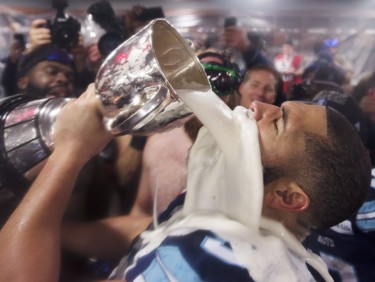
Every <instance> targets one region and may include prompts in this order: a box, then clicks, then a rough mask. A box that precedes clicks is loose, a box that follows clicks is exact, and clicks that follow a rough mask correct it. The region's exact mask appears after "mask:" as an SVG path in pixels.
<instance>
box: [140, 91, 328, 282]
mask: <svg viewBox="0 0 375 282" xmlns="http://www.w3.org/2000/svg"><path fill="white" fill-rule="evenodd" d="M178 96H179V98H180V99H181V100H182V101H183V102H184V103H185V104H186V105H187V106H188V107H189V108H190V109H191V110H192V111H193V112H194V114H195V115H196V116H197V117H198V118H199V119H200V120H201V121H202V123H203V124H204V125H205V127H204V128H202V129H201V130H200V132H199V135H198V138H197V140H196V142H195V143H194V145H193V147H192V149H191V152H190V155H189V165H188V180H187V194H186V200H185V204H184V207H183V209H182V210H181V211H180V212H177V213H176V214H175V215H174V216H173V217H172V218H171V220H169V221H168V222H166V223H163V224H160V226H158V227H157V228H156V229H155V230H153V231H148V232H144V233H143V234H142V239H143V240H144V242H145V243H147V246H146V247H145V248H143V249H142V250H141V251H140V252H139V254H138V255H137V256H136V257H139V256H142V255H144V254H147V253H148V252H150V251H151V250H153V249H154V248H156V247H157V246H158V245H159V244H160V243H161V242H162V241H163V240H164V239H165V238H166V237H167V236H168V235H184V234H188V233H190V232H192V231H194V230H197V229H205V230H211V231H213V232H216V233H217V234H219V236H221V237H222V238H223V239H224V240H227V241H229V242H230V243H231V246H232V248H233V251H234V257H233V258H231V259H232V261H236V262H237V263H239V264H240V265H242V266H244V267H246V268H247V269H248V270H249V272H250V274H251V276H252V278H253V279H255V280H256V281H313V278H312V276H311V275H310V274H309V272H308V271H307V269H306V265H305V262H307V263H309V264H310V265H311V266H313V267H314V268H315V269H316V270H317V271H318V272H319V273H320V274H321V276H322V277H323V278H324V279H325V280H326V281H333V280H332V278H331V277H330V275H329V273H328V271H327V268H326V266H325V264H324V262H323V261H322V260H321V259H320V258H319V257H318V256H316V255H314V254H312V253H310V252H308V251H306V250H305V249H304V247H303V246H302V245H301V244H300V242H298V241H297V240H296V238H295V237H294V236H293V235H292V234H291V233H290V232H289V231H287V230H286V229H285V228H284V227H283V225H281V224H280V223H277V222H274V221H272V220H269V219H265V218H262V217H261V210H262V202H263V176H262V165H261V159H260V150H259V142H258V130H257V126H256V122H255V121H254V120H253V119H252V118H251V116H252V112H251V111H250V110H247V109H245V108H243V107H237V108H236V109H235V110H234V111H231V110H230V109H229V108H228V107H227V105H226V104H225V103H224V102H222V101H221V100H220V98H218V97H217V96H216V95H215V94H214V93H213V92H192V91H179V92H178ZM287 249H289V250H290V251H287Z"/></svg>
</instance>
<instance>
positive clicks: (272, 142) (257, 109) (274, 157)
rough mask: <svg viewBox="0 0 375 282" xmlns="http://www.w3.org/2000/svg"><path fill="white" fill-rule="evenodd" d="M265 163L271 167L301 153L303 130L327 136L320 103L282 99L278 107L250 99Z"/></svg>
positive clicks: (323, 109) (303, 141)
mask: <svg viewBox="0 0 375 282" xmlns="http://www.w3.org/2000/svg"><path fill="white" fill-rule="evenodd" d="M250 108H251V109H252V110H253V112H254V119H255V120H256V122H257V125H258V129H259V144H260V150H261V155H262V163H263V165H264V166H274V165H277V164H280V163H281V162H283V161H286V160H287V159H288V157H292V156H293V155H294V154H296V153H299V152H303V150H304V148H305V133H313V134H318V135H321V136H323V137H326V136H327V120H326V110H325V108H324V107H322V106H319V105H312V104H305V103H302V102H285V103H283V104H282V106H281V107H276V106H273V105H269V104H265V103H260V102H253V103H252V104H251V107H250Z"/></svg>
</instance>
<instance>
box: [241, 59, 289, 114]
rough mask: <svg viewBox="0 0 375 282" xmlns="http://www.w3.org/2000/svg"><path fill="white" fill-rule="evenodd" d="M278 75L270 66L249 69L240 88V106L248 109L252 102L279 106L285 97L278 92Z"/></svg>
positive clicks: (257, 66)
mask: <svg viewBox="0 0 375 282" xmlns="http://www.w3.org/2000/svg"><path fill="white" fill-rule="evenodd" d="M279 85H280V74H279V73H278V72H277V71H276V70H275V69H274V68H273V67H272V66H270V65H256V66H254V67H252V68H251V69H249V70H248V71H247V72H246V74H245V77H244V78H243V80H242V82H241V84H240V87H239V91H238V92H239V95H240V104H241V106H244V107H245V108H249V107H250V105H251V103H252V102H253V101H260V102H263V103H267V104H272V105H278V106H279V105H281V104H282V103H283V102H284V101H285V97H284V95H283V93H282V91H280V88H279Z"/></svg>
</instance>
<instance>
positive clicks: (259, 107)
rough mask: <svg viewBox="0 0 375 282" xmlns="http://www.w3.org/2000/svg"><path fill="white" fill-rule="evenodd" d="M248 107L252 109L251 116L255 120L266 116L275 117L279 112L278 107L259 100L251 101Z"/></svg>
mask: <svg viewBox="0 0 375 282" xmlns="http://www.w3.org/2000/svg"><path fill="white" fill-rule="evenodd" d="M250 109H251V110H252V111H253V113H254V114H253V118H254V119H255V120H256V121H259V120H261V119H263V118H264V117H266V116H267V117H271V118H275V117H276V116H277V115H278V114H279V113H280V112H281V110H280V108H279V107H277V106H274V105H271V104H267V103H263V102H259V101H254V102H252V103H251V104H250Z"/></svg>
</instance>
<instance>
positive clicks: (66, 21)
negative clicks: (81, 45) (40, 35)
mask: <svg viewBox="0 0 375 282" xmlns="http://www.w3.org/2000/svg"><path fill="white" fill-rule="evenodd" d="M52 7H53V8H54V9H56V15H55V18H54V19H53V20H48V21H47V24H46V27H47V28H49V29H50V30H51V37H52V43H53V44H55V45H57V46H58V47H59V48H62V49H65V50H67V51H70V50H71V49H72V48H73V47H74V46H75V45H77V43H78V40H79V31H80V29H81V24H80V22H79V21H78V20H77V19H75V18H73V17H71V16H69V15H67V14H65V13H64V10H65V8H66V7H68V2H67V1H65V0H53V1H52Z"/></svg>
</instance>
